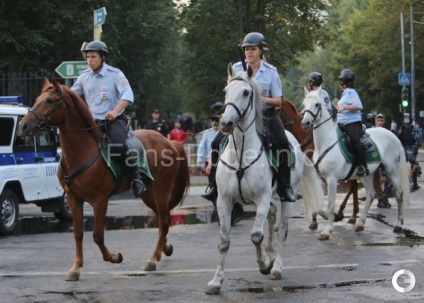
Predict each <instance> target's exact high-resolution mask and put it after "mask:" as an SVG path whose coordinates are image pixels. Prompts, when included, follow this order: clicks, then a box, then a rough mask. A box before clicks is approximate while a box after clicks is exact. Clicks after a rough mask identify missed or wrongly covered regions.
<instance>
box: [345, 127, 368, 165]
mask: <svg viewBox="0 0 424 303" xmlns="http://www.w3.org/2000/svg"><path fill="white" fill-rule="evenodd" d="M344 128H345V130H346V134H347V135H348V136H349V139H350V145H351V146H352V148H353V149H354V153H355V155H356V157H357V160H358V164H359V165H362V166H364V167H366V166H367V161H366V158H365V147H364V145H363V144H362V143H361V141H360V139H361V134H362V122H361V121H357V122H353V123H349V124H345V125H344Z"/></svg>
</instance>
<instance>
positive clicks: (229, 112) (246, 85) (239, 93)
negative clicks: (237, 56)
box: [221, 63, 263, 134]
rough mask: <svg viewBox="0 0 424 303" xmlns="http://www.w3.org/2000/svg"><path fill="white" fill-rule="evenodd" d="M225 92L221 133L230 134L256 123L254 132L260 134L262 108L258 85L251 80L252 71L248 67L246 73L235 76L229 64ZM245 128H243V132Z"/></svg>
mask: <svg viewBox="0 0 424 303" xmlns="http://www.w3.org/2000/svg"><path fill="white" fill-rule="evenodd" d="M224 91H225V104H224V106H225V111H224V115H223V117H222V119H221V125H222V131H223V132H224V133H225V134H231V133H232V132H233V131H234V128H235V127H236V126H238V127H239V128H241V129H243V126H242V125H243V123H247V125H246V127H249V126H250V125H251V124H252V123H253V122H255V123H256V130H257V131H258V132H262V125H263V121H262V106H261V98H260V92H259V88H258V85H257V84H256V81H255V80H254V79H253V70H252V68H251V67H250V66H249V67H248V69H247V71H246V72H243V73H240V74H238V75H236V74H235V72H234V70H233V67H232V65H231V63H230V64H229V65H228V79H227V86H226V87H225V89H224ZM245 129H246V128H244V130H245Z"/></svg>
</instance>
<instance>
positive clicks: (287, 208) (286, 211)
mask: <svg viewBox="0 0 424 303" xmlns="http://www.w3.org/2000/svg"><path fill="white" fill-rule="evenodd" d="M293 204H294V203H290V202H282V203H281V224H280V226H279V229H278V232H277V239H278V241H277V253H276V256H275V260H274V265H273V266H272V269H271V273H270V275H269V278H270V279H271V280H281V276H282V269H283V259H282V257H283V244H284V242H285V241H286V239H287V233H288V230H289V220H290V217H291V214H292V210H293Z"/></svg>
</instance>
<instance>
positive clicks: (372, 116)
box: [367, 113, 375, 123]
mask: <svg viewBox="0 0 424 303" xmlns="http://www.w3.org/2000/svg"><path fill="white" fill-rule="evenodd" d="M374 119H375V114H374V113H369V114H367V122H369V123H374Z"/></svg>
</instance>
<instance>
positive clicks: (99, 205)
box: [93, 198, 123, 263]
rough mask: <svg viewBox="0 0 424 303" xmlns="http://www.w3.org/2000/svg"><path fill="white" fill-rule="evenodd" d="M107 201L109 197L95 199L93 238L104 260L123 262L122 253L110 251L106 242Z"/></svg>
mask: <svg viewBox="0 0 424 303" xmlns="http://www.w3.org/2000/svg"><path fill="white" fill-rule="evenodd" d="M107 203H108V200H107V198H105V199H102V200H96V201H93V212H94V228H93V240H94V242H95V243H96V244H97V246H98V247H99V249H100V251H101V253H102V256H103V260H104V261H106V262H111V263H121V262H122V260H123V258H122V255H121V253H119V252H111V251H109V250H108V249H107V247H106V245H105V243H104V234H105V225H106V212H107Z"/></svg>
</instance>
